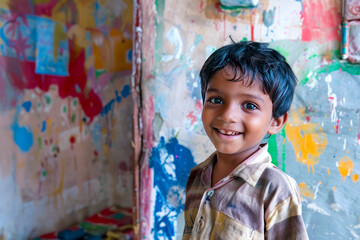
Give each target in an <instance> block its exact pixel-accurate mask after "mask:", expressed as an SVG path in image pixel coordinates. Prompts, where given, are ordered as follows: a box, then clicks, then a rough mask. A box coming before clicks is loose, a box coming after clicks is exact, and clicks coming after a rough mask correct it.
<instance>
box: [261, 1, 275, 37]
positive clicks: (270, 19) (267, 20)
mask: <svg viewBox="0 0 360 240" xmlns="http://www.w3.org/2000/svg"><path fill="white" fill-rule="evenodd" d="M275 10H276V7H274V8H273V10H269V11H266V10H264V11H263V22H264V25H265V26H266V36H268V34H269V27H270V26H271V25H273V23H274V19H275Z"/></svg>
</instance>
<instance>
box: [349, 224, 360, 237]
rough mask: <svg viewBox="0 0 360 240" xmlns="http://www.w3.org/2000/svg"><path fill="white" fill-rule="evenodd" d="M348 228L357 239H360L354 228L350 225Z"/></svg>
mask: <svg viewBox="0 0 360 240" xmlns="http://www.w3.org/2000/svg"><path fill="white" fill-rule="evenodd" d="M347 229H348V230H349V231H350V233H351V235H352V236H353V237H354V238H355V239H360V236H359V235H357V234H356V232H355V231H354V230H352V229H351V228H349V227H348V228H347Z"/></svg>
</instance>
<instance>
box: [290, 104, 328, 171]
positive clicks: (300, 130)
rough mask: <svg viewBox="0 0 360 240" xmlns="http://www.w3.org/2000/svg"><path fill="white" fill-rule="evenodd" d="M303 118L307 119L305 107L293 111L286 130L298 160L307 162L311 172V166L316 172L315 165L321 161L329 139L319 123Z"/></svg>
mask: <svg viewBox="0 0 360 240" xmlns="http://www.w3.org/2000/svg"><path fill="white" fill-rule="evenodd" d="M301 118H302V119H305V107H303V108H300V109H299V110H298V111H292V112H291V117H290V120H291V121H290V122H289V123H288V124H287V125H286V127H285V132H286V136H287V139H288V140H289V141H290V142H291V144H292V146H293V148H294V151H295V154H296V160H297V161H299V162H301V163H303V164H306V165H307V166H308V172H309V173H310V167H311V168H312V173H313V174H314V173H315V170H314V165H315V164H317V163H319V160H320V155H321V154H322V153H323V152H324V150H325V147H326V145H327V139H326V135H325V133H324V132H323V130H322V128H321V127H320V124H319V123H309V122H307V121H305V120H304V121H301Z"/></svg>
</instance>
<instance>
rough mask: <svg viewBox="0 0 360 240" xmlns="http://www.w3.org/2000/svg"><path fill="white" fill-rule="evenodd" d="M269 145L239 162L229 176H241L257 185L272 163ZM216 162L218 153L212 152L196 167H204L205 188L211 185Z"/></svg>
mask: <svg viewBox="0 0 360 240" xmlns="http://www.w3.org/2000/svg"><path fill="white" fill-rule="evenodd" d="M267 149H268V145H267V144H264V145H261V146H260V147H259V149H258V150H257V151H256V152H255V153H254V154H252V155H251V156H250V157H249V158H248V159H246V160H245V161H244V162H242V163H241V164H239V165H238V166H237V167H236V168H235V169H234V170H233V171H232V172H231V173H230V174H229V175H228V176H229V177H240V178H242V179H243V180H244V181H246V182H247V183H248V184H250V185H251V186H255V185H256V183H257V181H258V180H259V178H260V176H261V175H262V173H263V172H264V170H265V168H266V167H267V166H268V164H269V163H271V157H270V154H269V153H268V151H267ZM215 162H216V153H215V152H214V153H213V154H211V155H210V156H209V157H208V158H207V159H206V160H205V161H204V162H202V163H201V164H199V165H198V166H197V167H195V168H202V169H203V171H202V173H201V182H202V184H203V185H204V187H205V189H208V188H210V187H211V176H212V171H213V168H214V164H215Z"/></svg>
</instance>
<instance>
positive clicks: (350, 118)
mask: <svg viewBox="0 0 360 240" xmlns="http://www.w3.org/2000/svg"><path fill="white" fill-rule="evenodd" d="M240 2H241V1H240ZM248 2H249V1H248ZM142 9H143V12H144V14H143V27H142V34H143V45H142V46H143V47H142V49H143V59H142V60H143V64H142V104H143V111H144V112H143V114H142V116H143V119H142V126H143V128H144V129H145V131H144V143H145V144H144V148H145V149H144V161H143V162H142V165H141V179H142V186H141V196H142V198H141V204H142V205H141V206H142V208H141V221H142V222H141V226H142V227H141V235H142V236H143V237H145V238H146V237H147V239H175V236H179V235H181V234H182V230H183V222H184V220H183V204H184V200H185V199H184V192H185V185H186V180H187V176H188V173H189V169H190V168H192V167H193V166H194V165H195V164H197V163H199V162H201V161H202V160H204V159H205V157H206V156H208V155H209V154H210V153H211V152H212V151H213V150H214V149H213V147H212V146H211V144H210V142H209V140H208V139H207V137H206V135H205V133H204V131H203V129H202V125H201V121H200V115H201V109H202V104H201V98H200V89H199V77H198V73H199V70H200V68H201V66H202V63H203V62H204V61H205V59H206V58H207V57H208V56H209V55H210V54H211V53H212V52H213V51H214V50H215V49H217V48H219V47H220V46H222V45H223V44H225V43H230V39H229V38H228V36H229V35H231V36H232V38H233V39H235V40H237V41H239V40H244V39H247V40H255V41H266V42H271V44H270V46H271V47H273V48H275V49H277V50H278V51H280V52H281V53H282V54H283V55H285V57H286V58H287V60H288V62H289V63H290V65H291V66H292V67H293V69H294V71H295V73H296V75H297V76H298V79H299V86H298V88H297V90H296V96H295V99H294V104H293V107H292V109H291V112H290V119H289V121H288V123H287V125H286V127H285V128H284V130H283V131H282V132H281V133H280V134H278V135H276V136H272V137H271V138H270V139H269V146H270V148H269V149H270V152H271V155H272V157H273V163H274V164H276V165H277V166H278V167H279V168H280V169H282V170H283V171H285V172H286V173H288V174H289V175H291V176H293V177H294V178H295V179H296V180H297V182H298V184H299V188H300V191H301V197H302V203H303V217H304V220H305V223H306V226H307V230H308V233H309V236H310V239H359V238H360V207H359V204H358V202H359V201H360V185H359V181H358V179H359V172H360V163H359V160H360V148H359V145H360V108H359V106H360V66H359V65H352V64H349V63H348V62H346V61H340V60H339V59H340V58H341V56H340V53H339V49H340V24H341V1H340V0H321V1H318V0H303V1H301V0H281V1H275V0H264V1H260V3H259V5H258V6H257V7H256V8H253V9H234V10H224V8H223V7H222V6H220V4H219V1H217V0H199V1H191V0H184V1H176V0H144V1H143V4H142ZM149 196H151V197H150V199H151V201H149Z"/></svg>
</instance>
